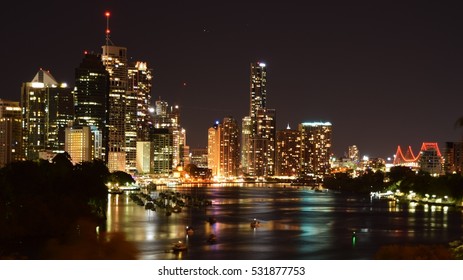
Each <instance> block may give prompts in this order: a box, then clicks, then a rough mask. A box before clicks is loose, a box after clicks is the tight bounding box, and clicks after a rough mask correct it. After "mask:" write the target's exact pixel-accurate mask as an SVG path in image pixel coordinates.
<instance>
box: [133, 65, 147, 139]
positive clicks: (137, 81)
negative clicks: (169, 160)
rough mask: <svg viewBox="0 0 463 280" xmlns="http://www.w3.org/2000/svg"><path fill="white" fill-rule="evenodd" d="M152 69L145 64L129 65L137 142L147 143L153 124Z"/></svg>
mask: <svg viewBox="0 0 463 280" xmlns="http://www.w3.org/2000/svg"><path fill="white" fill-rule="evenodd" d="M152 72H153V71H152V69H151V68H149V66H148V63H147V62H142V61H136V62H130V63H129V91H133V92H134V93H135V95H136V99H137V108H136V113H137V115H136V116H135V119H136V130H137V141H147V140H148V138H149V127H150V126H151V125H152V123H153V119H152V114H151V113H150V112H149V110H150V107H151V88H152V79H153V74H152Z"/></svg>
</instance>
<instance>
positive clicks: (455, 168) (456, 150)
mask: <svg viewBox="0 0 463 280" xmlns="http://www.w3.org/2000/svg"><path fill="white" fill-rule="evenodd" d="M444 162H445V167H444V171H445V173H460V174H461V172H462V170H463V142H446V143H445V151H444Z"/></svg>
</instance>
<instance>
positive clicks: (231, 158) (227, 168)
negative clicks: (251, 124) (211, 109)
mask: <svg viewBox="0 0 463 280" xmlns="http://www.w3.org/2000/svg"><path fill="white" fill-rule="evenodd" d="M239 166H240V147H239V130H238V124H237V122H236V120H235V119H234V118H232V117H225V118H224V119H223V121H222V122H221V123H220V122H216V123H215V124H214V126H212V127H210V128H209V130H208V168H209V169H211V170H212V176H218V177H223V178H231V177H236V176H238V171H239Z"/></svg>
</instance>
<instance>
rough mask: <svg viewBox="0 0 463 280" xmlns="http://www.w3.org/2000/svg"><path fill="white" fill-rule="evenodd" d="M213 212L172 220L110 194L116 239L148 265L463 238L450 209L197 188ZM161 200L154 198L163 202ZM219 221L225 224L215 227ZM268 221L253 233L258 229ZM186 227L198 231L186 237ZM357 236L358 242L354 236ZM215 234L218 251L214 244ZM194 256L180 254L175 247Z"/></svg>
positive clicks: (344, 253) (311, 254)
mask: <svg viewBox="0 0 463 280" xmlns="http://www.w3.org/2000/svg"><path fill="white" fill-rule="evenodd" d="M176 191H178V192H181V193H187V194H191V195H195V196H197V197H206V198H207V199H211V200H212V201H213V204H212V206H209V207H207V208H202V209H200V208H198V209H192V208H187V207H186V208H184V209H183V210H182V212H180V213H172V215H171V216H166V215H165V214H164V212H163V211H162V210H159V209H158V210H157V211H151V210H145V209H144V207H142V206H138V205H136V204H135V203H133V202H132V201H130V199H129V198H128V195H127V194H124V195H110V196H109V201H110V203H109V206H108V222H107V230H108V232H124V233H125V236H126V239H127V240H129V241H132V242H135V243H136V244H137V246H138V248H139V250H140V256H139V258H140V259H322V260H330V259H371V258H373V256H374V253H375V252H376V251H377V249H378V248H379V247H380V246H381V245H386V244H397V243H398V244H405V243H407V244H409V243H433V244H436V243H444V244H445V243H448V242H450V241H453V240H456V239H459V238H460V237H461V236H462V232H463V228H462V212H461V211H459V210H455V209H452V208H448V207H442V206H426V205H424V206H423V205H418V204H401V203H399V202H396V201H371V200H370V199H369V198H368V197H360V196H346V195H340V194H334V193H329V192H328V193H318V192H313V191H309V190H306V189H302V188H282V187H272V188H267V187H243V186H240V187H223V186H216V187H213V186H209V187H192V188H178V189H176ZM156 195H157V193H152V196H154V197H155V196H156ZM209 216H214V217H216V218H217V223H215V224H212V225H211V224H209V223H208V222H207V218H208V217H209ZM254 218H256V219H259V220H260V221H261V227H259V228H257V229H252V228H251V227H250V222H251V221H252V220H253V219H254ZM186 226H191V227H193V228H194V233H193V234H192V235H191V236H187V235H186V230H185V227H186ZM354 231H355V232H356V238H355V242H354V243H353V242H352V233H353V232H354ZM210 234H215V235H216V236H217V243H216V244H208V243H207V242H206V239H207V237H208V236H209V235H210ZM179 240H181V241H183V242H185V243H186V244H187V245H188V251H186V252H180V253H177V254H174V253H172V252H171V251H170V246H171V244H172V243H174V242H177V241H179Z"/></svg>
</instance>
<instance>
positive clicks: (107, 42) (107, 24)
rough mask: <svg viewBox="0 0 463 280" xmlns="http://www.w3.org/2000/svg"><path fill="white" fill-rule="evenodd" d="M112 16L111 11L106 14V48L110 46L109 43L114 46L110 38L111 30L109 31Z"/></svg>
mask: <svg viewBox="0 0 463 280" xmlns="http://www.w3.org/2000/svg"><path fill="white" fill-rule="evenodd" d="M110 16H111V13H110V12H109V11H106V12H105V17H106V47H107V46H109V43H111V45H114V44H113V42H112V41H111V38H110V37H109V35H110V33H111V30H110V29H109V17H110Z"/></svg>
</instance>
